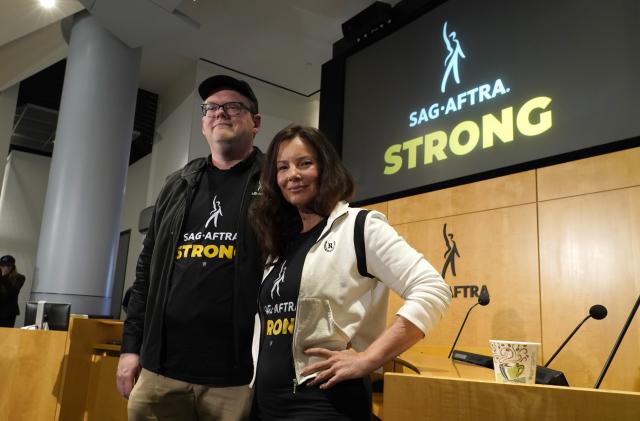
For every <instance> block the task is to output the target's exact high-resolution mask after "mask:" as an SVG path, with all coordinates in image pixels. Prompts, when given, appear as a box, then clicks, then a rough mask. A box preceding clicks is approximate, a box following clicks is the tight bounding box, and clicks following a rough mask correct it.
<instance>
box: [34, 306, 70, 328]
mask: <svg viewBox="0 0 640 421" xmlns="http://www.w3.org/2000/svg"><path fill="white" fill-rule="evenodd" d="M37 311H38V302H37V301H27V303H26V307H25V312H24V325H25V326H30V325H33V324H35V323H36V313H37ZM70 318H71V304H69V303H53V302H49V301H47V302H45V303H44V314H43V320H46V321H47V324H48V325H49V330H61V331H66V330H69V320H70Z"/></svg>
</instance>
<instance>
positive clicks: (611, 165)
mask: <svg viewBox="0 0 640 421" xmlns="http://www.w3.org/2000/svg"><path fill="white" fill-rule="evenodd" d="M639 166H640V148H634V149H627V150H624V151H620V152H614V153H609V154H605V155H599V156H594V157H591V158H586V159H580V160H577V161H572V162H567V163H565V164H560V165H554V166H551V167H546V168H540V169H539V170H538V200H541V201H543V200H549V199H556V198H560V197H568V196H577V195H580V194H587V193H594V192H599V191H604V190H612V189H619V188H624V187H631V186H638V185H640V171H639V170H638V167H639Z"/></svg>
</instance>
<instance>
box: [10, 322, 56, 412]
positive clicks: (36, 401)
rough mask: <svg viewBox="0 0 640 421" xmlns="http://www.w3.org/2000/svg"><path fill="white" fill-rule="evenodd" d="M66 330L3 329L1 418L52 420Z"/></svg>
mask: <svg viewBox="0 0 640 421" xmlns="http://www.w3.org/2000/svg"><path fill="white" fill-rule="evenodd" d="M66 340H67V332H57V331H39V330H22V329H6V328H0V350H1V351H0V353H1V355H0V373H1V374H0V397H1V398H0V420H53V419H54V416H55V413H56V405H57V403H58V398H59V396H60V384H61V370H62V367H63V359H64V352H65V343H66Z"/></svg>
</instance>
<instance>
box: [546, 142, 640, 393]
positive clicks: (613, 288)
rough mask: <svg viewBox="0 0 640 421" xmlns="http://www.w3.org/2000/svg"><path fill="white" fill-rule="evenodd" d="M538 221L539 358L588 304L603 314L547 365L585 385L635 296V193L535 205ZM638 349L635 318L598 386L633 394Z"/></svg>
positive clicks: (638, 219) (638, 230)
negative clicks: (603, 308)
mask: <svg viewBox="0 0 640 421" xmlns="http://www.w3.org/2000/svg"><path fill="white" fill-rule="evenodd" d="M635 153H636V152H635V151H634V154H635ZM632 155H633V154H632ZM607 159H608V158H607ZM638 172H639V173H640V171H638ZM539 218H540V276H541V293H542V294H541V306H542V316H543V317H542V331H543V340H544V342H545V344H547V345H548V346H547V347H546V348H545V359H546V358H548V357H549V356H550V353H552V352H553V350H555V348H557V347H558V346H559V345H560V343H562V341H563V340H564V338H565V337H566V336H567V335H568V334H569V333H570V332H571V331H572V330H573V329H574V328H575V326H576V325H577V324H578V322H579V321H581V320H582V319H583V318H584V317H585V316H586V315H587V314H588V310H589V308H590V307H591V306H592V305H593V304H603V305H605V306H606V307H607V308H608V310H609V316H608V317H607V318H606V319H604V320H600V321H598V320H589V321H588V322H587V323H585V325H584V326H583V328H582V329H581V330H580V331H579V332H578V333H577V334H576V336H575V337H574V338H573V340H572V342H570V343H569V344H568V345H567V347H566V348H565V349H564V350H563V351H562V353H561V354H559V356H558V358H557V359H556V360H554V362H553V364H552V366H553V367H555V368H558V369H560V370H563V371H565V373H566V375H567V378H568V380H569V383H570V384H571V385H576V386H584V387H592V386H593V385H594V384H595V381H596V379H597V376H598V374H599V372H600V370H601V368H602V366H603V365H604V362H605V361H606V358H607V356H608V354H609V352H610V350H611V347H612V346H613V344H614V342H615V339H616V337H617V335H618V332H619V331H620V329H621V328H622V326H623V324H624V321H625V320H626V318H627V315H628V313H629V312H630V310H631V308H632V306H633V303H634V302H635V300H636V299H637V297H638V295H639V294H640V187H633V188H627V189H620V190H614V191H608V192H602V193H596V194H589V195H582V196H578V197H573V198H566V199H559V200H552V201H548V202H542V203H540V204H539ZM639 344H640V314H637V315H636V318H635V320H634V322H633V324H632V325H631V327H630V329H629V331H628V333H627V336H626V338H625V341H624V342H623V343H622V346H621V347H620V350H619V352H618V355H617V357H616V359H615V360H614V361H613V364H612V365H611V367H610V369H609V372H608V374H607V377H605V381H604V382H603V384H602V387H603V388H609V389H619V390H635V391H640V346H639Z"/></svg>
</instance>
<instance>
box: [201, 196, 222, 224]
mask: <svg viewBox="0 0 640 421" xmlns="http://www.w3.org/2000/svg"><path fill="white" fill-rule="evenodd" d="M220 215H222V205H221V204H220V201H219V200H218V196H217V195H216V196H213V203H212V205H211V212H210V213H209V219H207V222H206V223H205V224H204V227H205V228H207V227H209V223H210V222H211V221H213V226H214V227H216V228H218V217H219V216H220Z"/></svg>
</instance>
